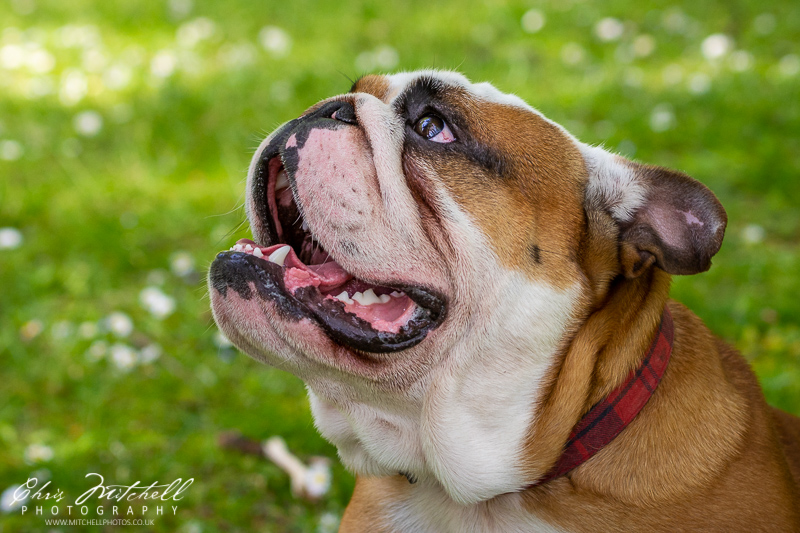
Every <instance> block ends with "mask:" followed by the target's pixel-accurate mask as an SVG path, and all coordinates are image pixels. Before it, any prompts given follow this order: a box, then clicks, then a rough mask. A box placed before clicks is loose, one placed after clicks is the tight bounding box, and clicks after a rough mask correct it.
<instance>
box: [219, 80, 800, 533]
mask: <svg viewBox="0 0 800 533" xmlns="http://www.w3.org/2000/svg"><path fill="white" fill-rule="evenodd" d="M328 101H347V102H349V103H351V104H352V106H353V108H354V109H355V114H356V117H357V125H354V126H352V127H350V128H348V129H346V130H341V131H342V132H343V133H341V137H337V139H338V140H337V141H336V142H335V143H333V144H331V145H330V146H328V145H326V142H325V139H324V138H320V140H319V142H318V143H316V144H314V145H313V146H312V145H311V144H310V141H309V143H307V144H306V146H307V147H308V148H307V149H306V151H307V153H308V155H307V156H304V155H303V154H302V153H301V155H300V165H301V167H302V165H303V158H304V157H307V165H306V166H310V168H308V169H307V171H306V172H300V171H298V173H297V175H296V176H295V177H294V181H295V183H294V184H293V186H294V194H295V199H296V201H297V203H298V205H300V206H301V209H302V213H303V217H304V220H305V222H306V224H307V225H308V228H309V229H310V231H311V232H312V233H313V235H314V238H315V239H316V240H317V241H318V242H319V243H321V244H322V245H323V246H324V248H325V250H326V251H327V252H328V253H329V254H330V256H331V257H332V258H334V259H335V260H336V261H337V262H338V263H339V264H340V265H341V266H342V267H343V268H344V269H346V270H347V271H348V272H351V273H352V274H354V275H355V276H357V277H358V278H360V279H365V280H368V281H370V282H373V283H384V284H390V282H393V283H402V284H404V285H409V284H418V285H421V286H424V287H426V288H428V289H430V290H432V291H435V292H436V293H438V294H441V295H443V297H444V299H445V300H446V302H447V315H446V317H445V319H444V320H443V321H442V323H441V324H440V325H439V326H438V327H437V328H435V329H433V330H432V331H430V332H429V333H428V334H427V336H426V337H425V339H424V340H423V341H422V342H420V343H419V344H417V345H416V346H413V347H411V348H408V349H405V350H400V351H396V352H392V353H368V352H364V351H362V350H355V349H350V348H348V347H347V346H345V345H342V344H340V343H337V342H335V341H334V340H332V339H331V338H330V337H329V336H328V335H326V333H325V332H324V331H323V330H322V329H321V328H320V327H319V326H318V325H317V324H316V323H315V322H314V321H313V320H312V319H310V318H304V319H302V320H299V321H297V320H294V321H293V320H288V319H286V318H285V317H283V316H282V315H281V314H280V313H278V312H276V310H275V307H274V304H273V303H272V302H271V301H270V300H269V299H264V298H257V297H256V298H250V299H245V298H242V297H240V296H239V295H237V294H236V293H234V292H231V291H229V292H227V294H223V293H222V292H220V291H219V290H217V289H215V288H214V286H213V285H212V288H211V298H212V306H213V310H214V316H215V318H216V320H217V323H218V324H219V326H220V327H221V328H222V329H223V331H224V332H225V333H226V335H227V336H228V337H229V338H230V339H231V340H232V341H233V342H234V343H235V344H236V345H237V346H238V347H239V348H241V349H242V350H243V351H245V352H246V353H248V354H249V355H250V356H252V357H254V358H255V359H257V360H260V361H263V362H265V363H267V364H271V365H275V366H278V367H280V368H282V369H286V370H288V371H290V372H292V373H294V374H296V375H297V376H299V377H301V378H302V379H303V380H304V381H305V382H306V384H307V387H308V394H309V398H310V402H311V408H312V411H313V414H314V418H315V421H316V426H317V428H318V429H319V431H320V432H321V433H322V435H323V436H324V437H325V438H327V439H328V440H329V441H330V442H332V443H333V444H334V445H335V446H336V447H337V448H338V451H339V455H340V458H341V460H342V462H343V463H344V464H345V466H346V467H347V468H349V469H350V470H352V471H353V472H354V473H355V474H356V475H357V482H356V488H355V492H354V494H353V497H352V500H351V502H350V505H349V506H348V508H347V511H346V512H345V515H344V517H343V520H342V525H341V531H345V532H351V531H370V532H458V533H463V532H504V533H506V532H522V531H543V532H556V531H559V532H597V531H609V532H612V531H665V532H666V531H670V532H671V531H726V532H729V531H747V532H752V531H765V532H766V531H800V489H799V488H798V485H799V483H800V482H799V480H800V420H798V419H797V418H795V417H792V416H789V415H787V414H785V413H783V412H780V411H778V410H775V409H773V408H770V407H769V406H768V405H767V404H766V403H765V401H764V398H763V395H762V393H761V390H760V388H759V385H758V383H757V381H756V378H755V376H754V375H753V373H752V371H751V370H750V368H749V367H748V365H747V363H746V362H745V361H744V359H743V358H742V357H741V356H740V355H739V354H738V353H736V352H735V350H733V349H732V348H731V347H729V346H728V345H726V344H725V343H723V342H722V341H720V340H719V339H717V338H715V337H714V336H713V335H712V334H711V333H710V332H709V330H708V329H707V328H706V327H705V326H704V325H703V323H702V322H701V321H700V319H698V318H697V317H696V316H695V315H694V314H692V313H691V312H690V311H689V310H687V309H686V308H685V307H683V306H681V305H680V304H678V303H676V302H673V301H669V300H668V293H669V285H670V276H671V274H692V273H696V272H700V271H703V270H706V269H707V268H708V267H709V266H710V260H711V257H712V256H713V255H714V254H715V253H716V252H717V250H718V249H719V246H720V245H721V241H722V236H723V233H724V228H725V224H726V216H725V212H724V210H723V209H722V207H721V205H720V204H719V202H718V201H717V200H716V198H715V197H714V195H713V194H712V193H711V192H710V191H709V190H708V189H707V188H705V187H704V186H703V185H701V184H700V183H698V182H696V181H694V180H692V179H691V178H689V177H688V176H686V175H684V174H681V173H679V172H675V171H671V170H667V169H663V168H658V167H653V166H646V165H642V164H639V163H635V162H632V161H628V160H626V159H624V158H622V157H620V156H617V155H614V154H611V153H608V152H606V151H604V150H602V149H601V148H597V147H591V146H588V145H586V144H584V143H581V142H580V141H578V140H577V139H575V138H574V137H573V136H571V135H570V134H569V133H568V132H567V131H565V130H564V128H562V127H561V126H559V125H557V124H555V123H553V122H551V121H550V120H548V119H547V118H545V117H544V116H542V115H541V114H540V113H539V112H537V111H536V110H535V109H533V108H531V107H530V106H528V105H527V104H526V103H524V102H523V101H522V100H521V99H519V98H517V97H515V96H512V95H507V94H503V93H501V92H499V91H498V90H497V89H495V88H494V87H493V86H491V85H489V84H486V83H478V84H473V83H470V82H469V81H468V80H467V79H466V78H464V77H463V76H461V75H459V74H455V73H452V72H441V71H422V72H412V73H401V74H395V75H391V76H376V75H373V76H367V77H364V78H361V79H360V80H359V81H358V82H356V83H355V84H354V86H353V88H352V90H351V91H350V92H349V93H347V94H344V95H340V96H336V97H334V98H332V99H330V100H328ZM320 105H322V104H317V105H316V106H314V107H312V108H311V109H310V110H309V111H308V112H307V113H310V112H311V111H313V110H314V109H318V108H319V106H320ZM428 111H432V112H435V113H436V114H437V115H439V116H441V117H442V118H443V119H444V120H445V122H446V123H447V124H448V125H449V126H450V127H451V129H452V133H453V135H454V138H455V141H454V142H453V143H449V144H439V143H432V142H430V141H429V140H427V139H424V138H421V137H419V136H416V133H415V132H414V130H413V126H414V121H415V120H416V119H417V118H418V117H419V116H420V114H422V113H426V112H428ZM337 131H339V130H337ZM337 135H339V134H338V133H337ZM269 141H270V138H268V139H267V140H265V141H264V143H263V144H262V146H261V148H260V149H259V153H257V154H256V156H255V158H254V160H253V161H254V163H253V166H251V173H250V180H249V186H248V198H247V209H248V215H249V217H250V221H251V225H252V227H253V231H254V240H255V241H256V242H258V243H259V244H260V245H262V246H267V245H268V244H269V237H268V236H267V235H265V234H264V232H263V230H262V229H261V228H262V227H263V225H262V224H260V222H259V221H258V220H257V218H258V214H257V213H258V211H257V209H256V203H257V202H260V201H262V199H260V198H258V197H257V194H254V192H253V179H254V178H253V174H254V173H253V169H254V168H255V165H256V161H257V160H258V158H259V155H260V152H261V150H262V149H263V148H264V147H265V146H266V145H267V144H268V143H269ZM343 147H344V148H343ZM343 150H344V151H345V152H347V153H346V154H345V155H346V158H349V159H348V160H350V159H352V161H353V162H352V168H356V169H359V170H358V171H352V172H350V171H348V168H347V165H342V164H340V167H339V168H340V170H337V171H330V170H326V171H325V172H321V174H324V175H325V176H328V177H327V178H325V179H322V178H319V177H318V176H317V174H316V173H315V172H314V170H315V168H314V165H325V164H327V163H326V162H330V164H335V163H337V162H340V161H339V160H340V159H343V158H345V155H343ZM340 163H341V162H340ZM364 169H366V170H364ZM331 176H332V177H331ZM665 304H666V305H668V306H669V308H670V310H671V312H672V314H673V317H674V323H675V340H674V349H673V353H672V358H671V361H670V363H669V366H668V368H667V370H666V374H665V376H664V378H663V380H662V382H661V384H660V385H659V387H658V389H657V390H656V391H655V393H654V395H653V396H652V398H651V399H650V400H649V402H648V403H647V405H646V406H645V407H644V409H643V410H642V411H641V412H640V413H639V415H638V416H637V418H636V419H635V420H634V421H633V422H632V423H631V424H630V425H629V426H628V427H627V428H626V429H625V430H624V431H623V432H622V433H621V434H620V435H619V436H618V437H617V438H616V439H615V440H614V441H612V442H611V443H610V444H609V445H608V446H606V447H605V448H604V449H603V450H602V451H601V452H599V453H598V454H597V455H596V456H594V457H593V458H592V459H590V460H589V461H588V462H586V463H584V464H582V465H581V466H579V467H578V468H576V469H575V470H573V471H572V472H570V473H569V474H567V475H565V476H562V477H560V478H557V479H554V480H552V481H550V482H549V483H546V484H544V485H542V486H538V487H535V488H527V489H526V488H525V487H527V486H528V485H530V484H531V483H533V482H535V481H536V480H537V479H539V478H540V477H542V476H543V475H544V474H545V473H546V472H547V471H548V470H549V468H550V467H551V466H552V465H553V464H554V463H555V461H556V460H557V459H558V457H559V454H560V451H561V449H562V447H563V445H564V443H565V442H566V440H567V437H568V435H569V433H570V430H571V429H572V428H573V426H574V425H575V424H576V423H577V422H578V420H579V419H580V418H581V416H582V415H583V414H585V413H586V412H587V410H588V409H589V408H590V407H591V406H592V405H593V404H595V403H596V402H597V401H599V400H600V399H602V398H604V397H605V396H606V395H608V393H609V392H610V391H612V390H613V389H614V388H615V387H616V386H617V385H619V384H620V383H621V382H622V381H623V380H624V379H625V378H626V377H627V375H628V374H629V372H630V371H631V370H632V369H634V368H636V366H637V365H638V363H639V362H640V361H641V359H642V357H643V356H644V354H645V351H646V349H647V347H648V345H649V343H650V341H651V339H652V338H653V336H654V334H655V331H656V328H657V327H658V324H659V320H660V317H661V313H662V310H663V308H664V305H665ZM401 472H402V473H403V474H404V475H401V474H400V473H401ZM407 478H410V479H415V480H416V483H413V484H411V483H409V480H408V479H407Z"/></svg>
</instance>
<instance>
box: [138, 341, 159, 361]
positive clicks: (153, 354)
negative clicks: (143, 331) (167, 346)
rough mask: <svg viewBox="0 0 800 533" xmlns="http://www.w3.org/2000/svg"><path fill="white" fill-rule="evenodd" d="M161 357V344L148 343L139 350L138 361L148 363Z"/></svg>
mask: <svg viewBox="0 0 800 533" xmlns="http://www.w3.org/2000/svg"><path fill="white" fill-rule="evenodd" d="M159 357H161V346H159V345H158V344H148V345H147V346H145V347H144V348H142V349H141V350H140V351H139V362H140V363H142V364H145V365H146V364H149V363H152V362H153V361H155V360H156V359H158V358H159Z"/></svg>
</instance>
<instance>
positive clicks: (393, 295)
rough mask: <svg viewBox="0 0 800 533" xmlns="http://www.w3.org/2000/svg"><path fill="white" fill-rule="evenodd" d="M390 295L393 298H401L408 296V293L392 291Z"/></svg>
mask: <svg viewBox="0 0 800 533" xmlns="http://www.w3.org/2000/svg"><path fill="white" fill-rule="evenodd" d="M389 294H390V295H391V296H392V298H401V297H403V296H405V295H406V293H404V292H400V291H392V292H390V293H389Z"/></svg>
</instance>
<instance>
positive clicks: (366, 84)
mask: <svg viewBox="0 0 800 533" xmlns="http://www.w3.org/2000/svg"><path fill="white" fill-rule="evenodd" d="M351 92H356V93H367V94H371V95H372V96H374V97H376V98H378V99H380V100H384V101H385V99H386V97H387V96H388V93H389V80H387V79H386V76H380V75H377V74H370V75H368V76H362V77H360V78H359V79H358V80H356V82H355V83H354V84H353V87H352V89H351Z"/></svg>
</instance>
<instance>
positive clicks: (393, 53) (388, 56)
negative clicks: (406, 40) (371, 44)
mask: <svg viewBox="0 0 800 533" xmlns="http://www.w3.org/2000/svg"><path fill="white" fill-rule="evenodd" d="M373 57H374V58H375V64H376V65H377V66H379V67H380V68H382V69H385V70H391V69H393V68H394V67H396V66H397V63H398V62H399V61H400V56H399V55H398V54H397V50H395V49H394V48H392V47H391V46H388V45H383V46H379V47H378V48H376V49H375V52H373Z"/></svg>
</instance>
